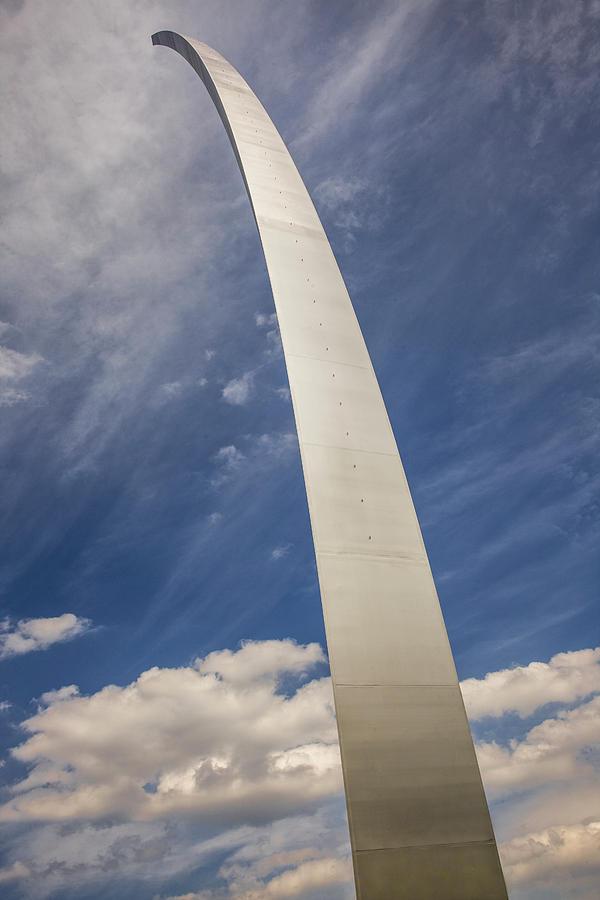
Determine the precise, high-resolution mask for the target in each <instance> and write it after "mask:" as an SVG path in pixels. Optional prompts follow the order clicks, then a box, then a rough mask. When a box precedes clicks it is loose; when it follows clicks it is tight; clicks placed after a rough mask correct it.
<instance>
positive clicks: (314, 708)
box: [0, 640, 341, 824]
mask: <svg viewBox="0 0 600 900" xmlns="http://www.w3.org/2000/svg"><path fill="white" fill-rule="evenodd" d="M323 660H324V655H323V651H322V649H321V648H320V646H319V645H318V644H307V645H305V646H301V645H298V644H296V643H295V642H293V641H291V640H284V641H263V642H258V643H257V642H248V643H245V644H243V645H242V647H241V648H240V649H239V650H237V651H235V652H232V651H230V650H223V651H217V652H214V653H210V654H209V655H208V656H206V657H205V658H204V659H199V660H197V661H196V662H195V664H194V665H192V666H187V667H181V668H178V669H160V668H153V669H149V670H148V671H146V672H143V673H142V674H141V675H140V676H139V678H138V679H137V680H136V681H134V682H132V683H131V684H129V685H126V686H125V687H118V686H116V685H109V686H107V687H105V688H103V689H102V690H100V691H98V692H97V693H95V694H92V695H91V696H87V697H86V696H79V694H78V693H77V690H76V688H75V687H74V686H70V687H68V688H63V689H61V690H59V691H54V692H49V693H47V694H45V695H44V696H43V698H42V701H43V702H44V703H45V706H44V707H43V708H40V709H39V710H38V712H37V713H36V714H35V715H34V716H32V717H31V718H30V719H27V720H26V721H25V722H24V723H23V725H22V727H23V728H24V730H25V731H26V732H28V733H29V735H30V737H29V738H28V739H27V740H26V741H25V743H23V744H21V745H20V746H19V747H17V748H15V749H14V750H13V756H14V757H15V758H16V759H17V760H19V761H21V762H23V763H25V764H27V765H28V766H30V767H31V768H30V772H29V774H28V775H27V777H26V778H25V779H23V780H22V781H20V782H19V783H18V784H16V785H14V786H13V788H12V794H13V798H12V800H10V801H9V802H7V803H5V804H4V806H2V807H0V821H26V820H32V819H34V820H42V821H43V820H46V821H59V820H68V819H72V818H86V819H94V818H99V817H102V816H107V815H118V816H120V817H122V818H124V819H129V820H151V819H155V818H159V817H163V816H167V815H171V814H184V815H192V816H193V815H196V816H197V815H200V814H202V815H205V816H208V817H210V819H211V821H219V822H221V823H223V824H227V823H232V822H240V821H270V820H272V819H275V818H278V817H281V816H282V815H285V814H286V812H287V811H288V810H289V809H296V810H300V809H307V808H309V807H312V806H314V805H315V802H317V801H318V800H320V799H323V798H324V797H327V796H331V795H335V794H336V793H338V792H339V791H340V790H341V773H340V761H339V750H338V746H337V731H336V725H335V716H334V711H333V699H332V693H331V685H330V680H329V678H327V677H324V678H316V679H313V680H312V681H308V682H306V683H302V682H303V681H304V679H305V675H306V673H307V672H309V671H310V670H311V669H314V667H315V665H317V664H318V663H321V662H323ZM285 675H288V676H289V675H293V676H295V677H296V684H297V686H296V689H295V690H294V692H293V693H292V694H291V695H289V696H288V695H287V694H283V693H280V692H279V691H278V684H279V681H280V679H281V678H282V677H283V676H285ZM298 682H299V683H298ZM174 735H177V739H176V740H174ZM140 747H144V752H143V754H140Z"/></svg>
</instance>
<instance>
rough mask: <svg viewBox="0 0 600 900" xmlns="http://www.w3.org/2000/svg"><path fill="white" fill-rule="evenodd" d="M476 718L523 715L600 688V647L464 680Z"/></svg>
mask: <svg viewBox="0 0 600 900" xmlns="http://www.w3.org/2000/svg"><path fill="white" fill-rule="evenodd" d="M460 686H461V690H462V694H463V698H464V701H465V706H466V708H467V712H468V714H469V718H470V719H472V720H476V719H483V718H484V717H485V716H495V717H496V716H501V715H503V714H504V713H507V712H514V713H516V714H517V715H518V716H520V717H521V718H525V717H526V716H529V715H531V713H532V712H534V711H535V710H536V709H538V708H539V707H541V706H544V705H545V704H547V703H573V702H574V701H576V700H580V699H582V698H583V697H586V696H587V695H589V694H591V693H593V692H595V691H600V647H596V648H590V649H587V650H574V651H571V652H569V653H557V654H556V655H555V656H553V657H552V659H550V660H549V662H547V663H545V662H531V663H529V665H528V666H514V667H513V668H511V669H500V670H499V671H498V672H488V674H487V675H486V676H485V677H484V678H467V679H465V680H464V681H462V682H461V685H460Z"/></svg>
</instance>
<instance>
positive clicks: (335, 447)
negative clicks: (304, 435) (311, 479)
mask: <svg viewBox="0 0 600 900" xmlns="http://www.w3.org/2000/svg"><path fill="white" fill-rule="evenodd" d="M302 445H303V446H304V447H324V448H325V449H326V450H347V451H348V453H372V454H373V455H374V456H394V457H396V458H397V459H398V460H399V459H400V454H399V453H398V448H396V449H395V450H392V451H391V452H390V451H389V450H363V449H362V448H361V447H342V446H341V445H340V444H323V443H319V442H318V441H302Z"/></svg>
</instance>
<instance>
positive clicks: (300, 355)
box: [286, 348, 377, 383]
mask: <svg viewBox="0 0 600 900" xmlns="http://www.w3.org/2000/svg"><path fill="white" fill-rule="evenodd" d="M365 353H367V350H366V348H365ZM286 358H287V359H314V361H315V362H326V363H331V364H332V365H335V366H347V367H348V368H349V369H362V370H363V371H365V372H372V371H373V369H372V367H371V366H370V365H366V366H362V365H359V363H349V362H342V361H341V360H340V359H321V358H320V357H318V356H308V354H306V353H286ZM375 383H377V382H375Z"/></svg>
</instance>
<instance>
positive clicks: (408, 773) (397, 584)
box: [152, 32, 507, 900]
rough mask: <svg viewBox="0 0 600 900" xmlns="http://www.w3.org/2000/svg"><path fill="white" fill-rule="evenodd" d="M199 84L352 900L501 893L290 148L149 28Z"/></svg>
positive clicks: (373, 384) (387, 431) (411, 528)
mask: <svg viewBox="0 0 600 900" xmlns="http://www.w3.org/2000/svg"><path fill="white" fill-rule="evenodd" d="M152 41H153V43H154V44H163V45H165V46H168V47H171V48H173V49H174V50H176V51H177V52H178V53H180V54H181V55H182V56H183V57H184V58H185V59H187V61H188V62H189V63H190V64H191V65H192V66H193V68H194V69H195V70H196V72H197V73H198V74H199V75H200V77H201V78H202V80H203V82H204V84H205V86H206V88H207V90H208V92H209V94H210V96H211V98H212V100H213V102H214V103H215V106H216V108H217V110H218V112H219V115H220V116H221V119H222V121H223V124H224V126H225V128H226V130H227V133H228V135H229V138H230V140H231V144H232V147H233V150H234V153H235V156H236V158H237V161H238V163H239V166H240V170H241V173H242V177H243V178H244V182H245V184H246V188H247V190H248V196H249V198H250V203H251V205H252V209H253V212H254V216H255V219H256V223H257V227H258V230H259V234H260V238H261V241H262V246H263V250H264V254H265V260H266V263H267V270H268V273H269V278H270V281H271V287H272V290H273V298H274V300H275V308H276V310H277V317H278V321H279V325H280V330H281V337H282V343H283V350H284V355H285V360H286V366H287V371H288V377H289V382H290V390H291V395H292V403H293V407H294V415H295V417H296V425H297V429H298V439H299V442H300V453H301V457H302V465H303V469H304V477H305V483H306V491H307V496H308V504H309V510H310V517H311V524H312V529H313V538H314V543H315V551H316V556H317V566H318V571H319V583H320V587H321V597H322V601H323V611H324V615H325V626H326V632H327V644H328V649H329V658H330V662H331V671H332V679H333V685H334V694H335V702H336V712H337V720H338V731H339V736H340V747H341V753H342V766H343V770H344V782H345V787H346V800H347V805H348V818H349V823H350V839H351V843H352V852H353V860H354V871H355V880H356V887H357V893H358V897H359V898H360V900H394V898H406V900H420V898H422V900H434V898H435V900H442V898H443V900H459V898H460V900H501V898H505V897H506V896H507V895H506V889H505V887H504V880H503V877H502V871H501V869H500V864H499V860H498V854H497V850H496V845H495V842H494V836H493V831H492V826H491V822H490V818H489V813H488V808H487V804H486V800H485V796H484V793H483V788H482V785H481V778H480V775H479V769H478V767H477V761H476V758H475V752H474V749H473V742H472V740H471V734H470V731H469V726H468V723H467V719H466V716H465V712H464V707H463V703H462V697H461V694H460V689H459V686H458V680H457V678H456V671H455V668H454V662H453V659H452V653H451V651H450V646H449V643H448V638H447V635H446V630H445V627H444V622H443V618H442V614H441V610H440V607H439V603H438V600H437V595H436V592H435V586H434V584H433V579H432V577H431V572H430V569H429V564H428V562H427V557H426V554H425V548H424V546H423V540H422V537H421V532H420V529H419V524H418V521H417V517H416V515H415V511H414V508H413V505H412V501H411V498H410V493H409V490H408V486H407V484H406V479H405V477H404V472H403V470H402V464H401V462H400V457H399V456H398V450H397V448H396V442H395V439H394V436H393V433H392V429H391V427H390V423H389V421H388V417H387V413H386V410H385V406H384V404H383V399H382V397H381V392H380V390H379V386H378V384H377V380H376V378H375V374H374V372H373V368H372V366H371V362H370V359H369V355H368V352H367V349H366V347H365V343H364V340H363V337H362V335H361V332H360V328H359V325H358V322H357V320H356V316H355V314H354V310H353V308H352V304H351V302H350V298H349V296H348V292H347V290H346V286H345V284H344V281H343V279H342V276H341V274H340V271H339V269H338V266H337V263H336V261H335V258H334V256H333V253H332V252H331V248H330V246H329V242H328V241H327V238H326V236H325V233H324V231H323V228H322V226H321V223H320V221H319V217H318V215H317V213H316V210H315V208H314V206H313V203H312V201H311V199H310V197H309V195H308V192H307V191H306V188H305V187H304V184H303V183H302V179H301V178H300V175H299V174H298V171H297V169H296V167H295V165H294V163H293V161H292V158H291V157H290V155H289V153H288V151H287V149H286V147H285V144H284V143H283V141H282V139H281V137H280V136H279V134H278V132H277V130H276V129H275V127H274V125H273V123H272V122H271V120H270V119H269V117H268V115H267V113H266V112H265V110H264V109H263V107H262V105H261V104H260V102H259V100H258V99H257V97H256V96H255V95H254V94H253V92H252V91H251V89H250V88H249V87H248V85H247V84H246V82H245V81H244V80H243V78H242V77H241V76H240V75H239V73H238V72H236V70H235V69H234V68H233V67H232V66H231V65H229V63H228V62H227V61H226V60H225V59H223V57H222V56H220V55H219V54H218V53H217V52H216V51H215V50H213V49H211V48H210V47H207V46H206V44H201V43H200V42H198V41H195V40H192V39H191V38H184V37H181V36H180V35H177V34H174V33H173V32H160V33H158V34H155V35H153V37H152Z"/></svg>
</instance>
